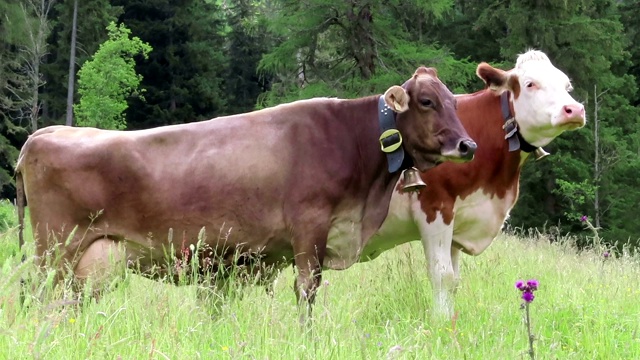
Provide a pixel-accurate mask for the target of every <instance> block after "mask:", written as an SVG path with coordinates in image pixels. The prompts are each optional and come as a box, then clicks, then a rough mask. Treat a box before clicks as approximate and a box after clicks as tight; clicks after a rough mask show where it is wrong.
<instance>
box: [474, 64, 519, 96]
mask: <svg viewBox="0 0 640 360" xmlns="http://www.w3.org/2000/svg"><path fill="white" fill-rule="evenodd" d="M476 75H478V77H479V78H480V79H482V81H484V83H485V84H486V85H487V87H488V88H489V89H491V90H493V91H495V92H496V93H497V94H502V93H503V92H505V91H511V92H513V93H514V94H515V95H516V97H517V96H518V95H519V94H520V82H519V81H518V75H516V74H514V73H511V72H506V71H504V70H500V69H496V68H494V67H493V66H491V65H489V64H487V63H485V62H482V63H480V64H479V65H478V68H477V69H476Z"/></svg>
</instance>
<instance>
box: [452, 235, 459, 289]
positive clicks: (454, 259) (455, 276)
mask: <svg viewBox="0 0 640 360" xmlns="http://www.w3.org/2000/svg"><path fill="white" fill-rule="evenodd" d="M451 265H452V267H453V279H454V283H455V287H454V289H453V293H454V294H455V293H456V291H457V290H458V286H459V285H460V249H458V248H457V247H455V246H452V247H451Z"/></svg>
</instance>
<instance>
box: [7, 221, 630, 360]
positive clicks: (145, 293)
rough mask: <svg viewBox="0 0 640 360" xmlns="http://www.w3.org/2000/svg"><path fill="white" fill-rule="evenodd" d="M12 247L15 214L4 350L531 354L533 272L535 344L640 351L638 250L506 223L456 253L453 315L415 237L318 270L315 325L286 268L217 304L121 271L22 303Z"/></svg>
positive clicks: (176, 354)
mask: <svg viewBox="0 0 640 360" xmlns="http://www.w3.org/2000/svg"><path fill="white" fill-rule="evenodd" d="M29 238H30V237H28V239H29ZM26 249H27V252H29V251H30V249H32V245H30V246H27V247H26ZM16 250H17V232H16V228H15V227H9V228H8V229H7V230H6V232H5V233H3V234H2V235H1V236H0V265H1V274H0V359H12V360H13V359H527V358H529V355H528V354H527V349H528V340H527V330H526V328H525V326H524V320H523V319H524V317H523V316H524V311H523V310H522V309H521V306H520V305H521V303H522V300H521V299H520V292H519V291H517V290H516V289H515V287H514V283H515V282H516V281H517V280H519V279H523V280H527V279H531V278H535V279H538V281H539V282H540V288H539V290H538V291H537V292H536V298H535V300H534V301H533V302H532V303H531V304H530V312H531V321H532V331H533V333H534V335H535V338H536V340H535V343H534V346H535V351H536V358H538V359H580V360H583V359H638V358H640V302H639V301H638V299H639V298H640V286H639V285H640V282H639V279H640V256H639V255H635V254H626V253H623V254H617V255H616V256H613V257H609V258H604V257H603V256H602V254H601V253H600V252H596V251H593V250H584V251H578V250H577V249H576V247H575V246H574V245H573V244H572V242H571V239H570V238H566V239H564V240H562V241H558V242H553V243H552V242H550V241H549V240H548V238H546V237H545V236H544V235H536V236H535V237H530V238H518V237H516V236H513V235H508V234H505V235H502V236H500V237H499V238H498V239H497V241H495V242H494V243H493V245H492V246H491V247H490V248H489V249H488V250H487V251H486V252H485V253H483V254H482V255H480V256H478V257H470V256H466V255H464V256H463V257H462V263H461V272H462V282H461V286H460V288H459V290H458V293H457V298H456V315H455V316H454V318H453V319H439V318H437V317H435V316H433V314H432V313H431V306H432V300H431V288H430V284H429V281H428V278H427V274H426V264H425V259H424V255H423V251H422V247H421V245H420V243H419V242H414V243H411V244H407V245H404V246H401V247H398V248H396V249H393V250H391V251H388V252H387V253H385V254H383V255H382V256H381V257H379V258H378V259H376V260H374V261H372V262H369V263H364V264H357V265H355V266H353V267H351V268H350V269H348V270H345V271H325V272H324V278H323V285H322V288H321V289H320V291H319V293H318V297H317V300H316V304H315V308H314V315H313V326H311V327H303V326H301V325H300V324H299V322H298V316H297V309H296V303H295V296H294V293H293V289H292V286H293V279H294V272H293V269H292V268H287V269H284V270H283V272H282V273H281V274H280V275H279V276H278V278H277V280H276V283H275V287H274V294H273V296H270V295H268V294H267V293H266V292H265V289H264V287H259V286H245V287H243V288H241V289H239V290H237V291H236V293H237V295H241V296H236V297H233V298H229V299H227V300H225V301H224V302H221V303H218V304H219V307H218V308H217V309H216V310H212V308H211V307H210V306H208V303H207V302H204V301H202V300H200V298H199V297H198V296H197V292H198V291H197V288H196V286H174V285H170V284H165V283H162V282H157V281H151V280H147V279H144V278H142V277H139V276H137V275H134V274H129V273H128V274H127V275H126V276H125V279H124V280H123V281H122V282H121V284H120V286H118V287H115V288H114V289H113V290H112V291H111V292H109V293H107V294H106V295H104V297H102V299H101V300H100V301H99V302H97V303H96V302H95V301H86V302H85V303H83V304H81V305H80V306H74V305H68V304H67V305H65V304H64V303H62V302H60V301H59V300H55V299H46V298H45V299H44V300H35V299H32V301H31V305H30V306H29V307H28V308H21V306H20V305H19V291H20V282H19V279H20V276H21V275H23V274H26V273H28V272H29V271H33V269H32V268H31V265H30V263H27V264H23V265H21V264H20V261H19V260H20V259H19V256H18V255H15V254H16Z"/></svg>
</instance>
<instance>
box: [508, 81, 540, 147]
mask: <svg viewBox="0 0 640 360" xmlns="http://www.w3.org/2000/svg"><path fill="white" fill-rule="evenodd" d="M500 106H501V107H502V118H503V119H504V125H502V128H503V129H504V132H505V135H504V138H505V139H506V140H507V141H508V142H509V151H518V150H522V151H524V152H527V153H530V152H533V151H534V150H535V149H537V147H535V146H533V145H531V144H530V143H529V142H527V140H525V139H524V138H523V137H522V134H521V133H520V131H518V123H517V122H516V117H515V116H514V115H513V114H512V113H511V107H510V106H509V92H508V91H505V92H503V93H502V95H501V96H500Z"/></svg>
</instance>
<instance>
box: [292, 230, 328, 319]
mask: <svg viewBox="0 0 640 360" xmlns="http://www.w3.org/2000/svg"><path fill="white" fill-rule="evenodd" d="M320 229H323V230H320ZM310 230H311V229H309V228H306V229H300V230H299V234H301V235H300V236H295V235H294V241H293V251H294V256H295V258H294V261H295V265H296V267H297V268H298V276H297V277H296V280H295V293H296V299H297V301H298V306H299V307H300V310H301V314H300V322H301V323H305V322H306V319H307V318H309V319H310V318H311V310H312V307H313V302H314V301H315V297H316V292H317V291H318V288H319V287H320V282H321V281H322V265H323V262H324V256H325V251H326V247H327V237H328V235H329V231H328V229H327V230H324V227H323V226H319V227H316V228H315V230H316V231H310ZM314 234H315V235H314Z"/></svg>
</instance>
